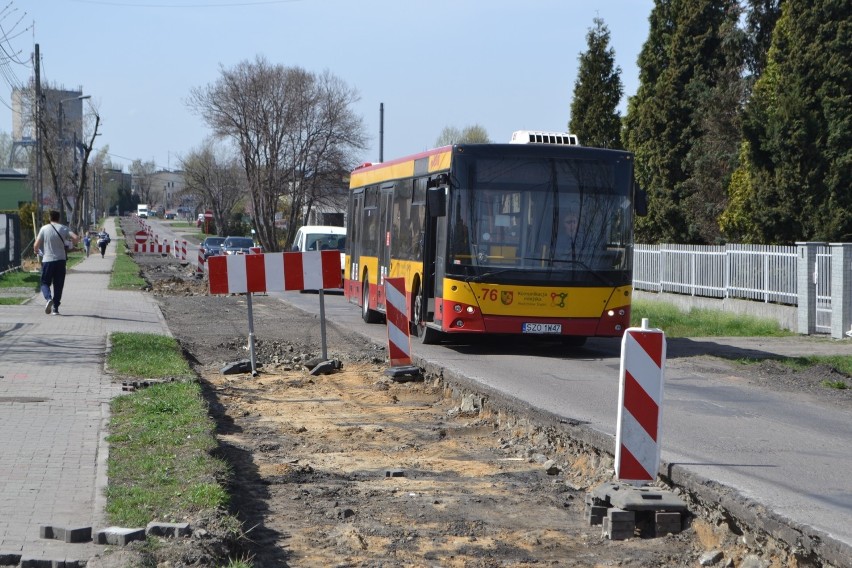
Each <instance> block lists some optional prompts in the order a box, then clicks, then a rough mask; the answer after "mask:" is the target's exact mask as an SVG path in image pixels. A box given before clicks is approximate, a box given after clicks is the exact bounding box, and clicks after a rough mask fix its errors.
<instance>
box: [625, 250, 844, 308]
mask: <svg viewBox="0 0 852 568" xmlns="http://www.w3.org/2000/svg"><path fill="white" fill-rule="evenodd" d="M826 254H828V256H829V259H828V264H829V265H830V263H831V259H830V253H828V250H827V247H826ZM796 270H797V264H796V247H794V246H767V245H725V246H693V245H669V244H661V245H635V247H634V253H633V286H634V287H635V288H636V289H637V290H648V291H651V292H673V293H677V294H690V295H692V296H706V297H711V298H743V299H748V300H756V301H761V302H774V303H779V304H789V305H796V304H797V301H798V292H797V283H796V275H797V273H796ZM829 296H830V294H829Z"/></svg>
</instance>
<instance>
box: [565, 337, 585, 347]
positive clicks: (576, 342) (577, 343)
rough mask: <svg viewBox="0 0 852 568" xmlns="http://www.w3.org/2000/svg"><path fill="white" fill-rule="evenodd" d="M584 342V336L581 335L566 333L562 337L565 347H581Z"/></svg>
mask: <svg viewBox="0 0 852 568" xmlns="http://www.w3.org/2000/svg"><path fill="white" fill-rule="evenodd" d="M585 344H586V337H584V336H582V335H566V336H565V337H563V338H562V345H564V346H565V347H582V346H583V345H585Z"/></svg>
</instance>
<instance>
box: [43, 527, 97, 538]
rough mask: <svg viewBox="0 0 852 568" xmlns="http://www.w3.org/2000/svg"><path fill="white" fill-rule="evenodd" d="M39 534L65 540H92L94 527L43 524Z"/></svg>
mask: <svg viewBox="0 0 852 568" xmlns="http://www.w3.org/2000/svg"><path fill="white" fill-rule="evenodd" d="M39 536H41V538H49V539H53V540H61V541H63V542H89V541H91V540H92V527H54V526H52V525H42V526H40V527H39Z"/></svg>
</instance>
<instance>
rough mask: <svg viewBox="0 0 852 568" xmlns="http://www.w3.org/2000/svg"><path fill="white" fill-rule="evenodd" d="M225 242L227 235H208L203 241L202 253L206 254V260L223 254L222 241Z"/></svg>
mask: <svg viewBox="0 0 852 568" xmlns="http://www.w3.org/2000/svg"><path fill="white" fill-rule="evenodd" d="M224 242H225V237H207V238H206V239H204V240H203V241H201V254H203V255H204V260H207V258H208V257H211V256H218V255H220V254H222V243H224Z"/></svg>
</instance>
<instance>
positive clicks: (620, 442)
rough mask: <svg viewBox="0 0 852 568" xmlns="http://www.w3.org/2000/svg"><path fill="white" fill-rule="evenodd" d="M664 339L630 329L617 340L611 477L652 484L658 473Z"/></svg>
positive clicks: (654, 332)
mask: <svg viewBox="0 0 852 568" xmlns="http://www.w3.org/2000/svg"><path fill="white" fill-rule="evenodd" d="M665 365H666V336H665V334H664V333H663V332H662V331H661V330H659V329H650V328H648V320H647V319H643V320H642V327H631V328H628V329H627V330H626V331H625V332H624V337H623V338H622V340H621V375H620V383H619V390H618V422H617V425H616V435H615V477H616V479H617V480H619V481H626V482H632V483H646V482H652V481H654V480H655V479H656V478H657V472H658V471H659V469H660V426H661V424H662V414H663V413H662V402H663V380H664V370H665Z"/></svg>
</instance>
